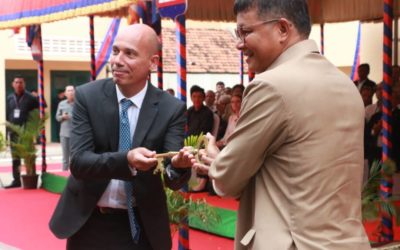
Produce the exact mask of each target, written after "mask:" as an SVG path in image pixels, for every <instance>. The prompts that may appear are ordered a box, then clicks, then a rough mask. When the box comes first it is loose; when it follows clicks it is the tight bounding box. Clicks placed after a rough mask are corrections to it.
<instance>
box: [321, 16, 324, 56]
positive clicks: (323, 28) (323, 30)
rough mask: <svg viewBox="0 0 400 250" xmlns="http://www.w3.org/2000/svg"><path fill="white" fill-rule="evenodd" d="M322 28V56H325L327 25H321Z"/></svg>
mask: <svg viewBox="0 0 400 250" xmlns="http://www.w3.org/2000/svg"><path fill="white" fill-rule="evenodd" d="M320 27H321V55H324V54H325V45H324V41H325V29H324V28H325V25H324V23H321V24H320Z"/></svg>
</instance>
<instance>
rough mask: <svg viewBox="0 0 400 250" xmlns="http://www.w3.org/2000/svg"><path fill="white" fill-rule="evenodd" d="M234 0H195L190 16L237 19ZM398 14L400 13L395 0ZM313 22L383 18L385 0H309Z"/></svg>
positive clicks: (230, 20)
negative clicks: (234, 13) (233, 6)
mask: <svg viewBox="0 0 400 250" xmlns="http://www.w3.org/2000/svg"><path fill="white" fill-rule="evenodd" d="M232 2H233V0H202V1H193V0H192V1H191V0H189V6H188V11H187V18H188V19H191V20H212V21H227V22H234V21H236V20H235V16H234V15H233V11H232ZM395 2H396V4H395V6H394V15H395V16H398V15H399V14H400V8H399V5H398V4H397V1H395ZM308 5H309V11H310V15H311V19H312V21H313V23H333V22H346V21H353V20H360V21H374V20H382V19H383V6H384V5H383V0H308Z"/></svg>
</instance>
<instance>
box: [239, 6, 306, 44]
mask: <svg viewBox="0 0 400 250" xmlns="http://www.w3.org/2000/svg"><path fill="white" fill-rule="evenodd" d="M253 8H255V9H256V10H257V14H258V16H259V17H265V16H267V15H273V16H274V17H276V18H278V17H284V18H286V19H288V20H289V21H291V22H293V24H294V26H295V27H296V29H297V30H298V32H299V33H300V34H302V35H303V36H305V37H308V36H309V35H310V32H311V20H310V15H309V13H308V5H307V1H306V0H268V1H265V0H235V4H234V6H233V12H234V13H235V15H237V14H238V13H240V12H246V11H248V10H250V9H253Z"/></svg>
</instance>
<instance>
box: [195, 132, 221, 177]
mask: <svg viewBox="0 0 400 250" xmlns="http://www.w3.org/2000/svg"><path fill="white" fill-rule="evenodd" d="M206 137H207V139H208V145H207V148H206V149H202V150H200V151H199V159H200V161H201V162H197V161H196V160H192V164H193V170H194V171H196V173H198V174H201V175H208V171H209V169H210V165H211V164H212V162H213V161H214V159H215V158H216V157H217V155H218V153H219V152H220V151H219V149H218V147H217V145H216V142H215V137H214V136H212V135H211V134H210V133H207V135H206Z"/></svg>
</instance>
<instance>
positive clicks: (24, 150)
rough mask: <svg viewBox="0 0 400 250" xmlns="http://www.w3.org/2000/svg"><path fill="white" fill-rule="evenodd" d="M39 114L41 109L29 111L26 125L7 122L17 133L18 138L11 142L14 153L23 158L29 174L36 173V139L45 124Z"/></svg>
mask: <svg viewBox="0 0 400 250" xmlns="http://www.w3.org/2000/svg"><path fill="white" fill-rule="evenodd" d="M46 119H47V115H45V118H44V119H41V118H40V116H39V110H38V109H34V110H32V111H31V112H29V115H28V119H27V121H26V123H25V124H24V125H17V124H12V123H10V122H6V126H7V127H8V128H9V129H10V130H11V131H13V132H14V133H15V134H16V135H17V140H16V141H15V142H11V146H12V147H13V153H14V154H15V155H16V156H19V157H20V158H22V159H23V161H24V165H25V167H26V171H27V174H28V175H31V174H36V166H35V160H36V147H35V141H36V138H37V137H38V136H39V134H40V131H41V130H42V129H43V128H44V126H45V120H46Z"/></svg>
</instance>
